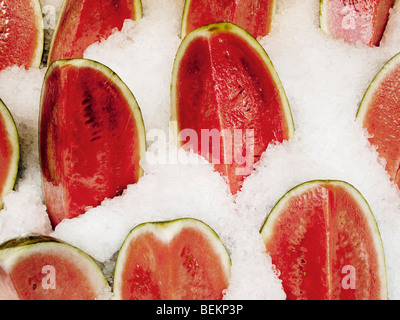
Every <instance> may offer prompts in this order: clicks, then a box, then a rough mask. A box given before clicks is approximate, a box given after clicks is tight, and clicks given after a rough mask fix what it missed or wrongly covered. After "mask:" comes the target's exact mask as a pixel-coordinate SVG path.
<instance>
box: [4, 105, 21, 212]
mask: <svg viewBox="0 0 400 320" xmlns="http://www.w3.org/2000/svg"><path fill="white" fill-rule="evenodd" d="M0 117H1V118H2V119H3V120H4V123H5V126H6V131H7V133H8V141H9V142H10V143H11V146H12V149H13V150H12V156H11V158H10V168H9V173H8V178H7V179H6V182H5V184H4V186H3V192H2V193H1V194H0V210H1V209H2V208H3V202H2V199H3V197H4V196H5V195H6V194H7V193H9V192H10V191H11V190H12V189H13V188H14V186H15V182H16V180H17V175H18V168H19V160H20V147H19V137H18V131H17V127H16V125H15V122H14V119H13V117H12V115H11V112H10V110H9V109H8V108H7V107H6V105H5V104H4V103H3V101H2V100H1V99H0Z"/></svg>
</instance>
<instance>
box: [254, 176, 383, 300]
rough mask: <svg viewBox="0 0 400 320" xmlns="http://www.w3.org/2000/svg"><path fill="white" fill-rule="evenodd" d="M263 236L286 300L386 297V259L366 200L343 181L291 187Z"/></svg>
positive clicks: (270, 216) (371, 298)
mask: <svg viewBox="0 0 400 320" xmlns="http://www.w3.org/2000/svg"><path fill="white" fill-rule="evenodd" d="M262 235H263V238H264V242H265V244H266V249H267V252H268V253H269V254H270V256H271V258H272V263H273V264H275V265H276V267H277V269H279V271H280V278H281V279H282V285H283V288H284V290H285V292H286V294H287V299H289V300H293V299H307V300H364V299H370V300H376V299H386V298H387V287H386V286H387V284H386V271H385V262H384V255H383V249H382V243H381V240H380V236H379V231H378V228H377V226H376V222H375V220H374V218H373V215H372V213H371V211H370V209H369V207H368V204H367V203H366V201H365V200H364V199H363V198H362V196H361V195H360V194H359V193H358V191H356V190H355V189H354V187H352V186H350V185H348V184H347V183H344V182H341V181H313V182H308V183H305V184H303V185H300V186H298V187H296V188H294V189H292V190H291V191H290V192H288V193H287V194H286V195H285V196H284V197H283V198H282V199H281V200H280V201H279V202H278V204H277V205H276V206H275V208H274V209H273V210H272V212H271V213H270V215H269V217H268V219H267V221H266V223H265V225H264V227H263V229H262Z"/></svg>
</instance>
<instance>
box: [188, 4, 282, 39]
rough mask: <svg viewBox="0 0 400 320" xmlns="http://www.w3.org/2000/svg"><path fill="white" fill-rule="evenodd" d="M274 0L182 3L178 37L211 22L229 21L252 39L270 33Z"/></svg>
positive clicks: (274, 5)
mask: <svg viewBox="0 0 400 320" xmlns="http://www.w3.org/2000/svg"><path fill="white" fill-rule="evenodd" d="M275 7H276V0H211V1H210V0H186V3H185V10H184V14H183V21H182V30H181V37H182V38H183V37H185V36H186V35H187V34H188V33H190V32H191V31H193V30H195V29H197V28H199V27H201V26H204V25H207V24H211V23H215V22H224V21H226V22H232V23H234V24H237V25H238V26H240V27H242V28H243V29H245V30H246V31H247V32H249V33H250V34H251V35H252V36H253V37H255V38H257V37H263V36H266V35H267V34H268V33H269V32H270V30H271V23H272V19H273V16H274V14H275Z"/></svg>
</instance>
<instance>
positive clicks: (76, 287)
mask: <svg viewBox="0 0 400 320" xmlns="http://www.w3.org/2000/svg"><path fill="white" fill-rule="evenodd" d="M0 269H2V270H3V275H4V274H6V276H5V277H3V278H6V279H8V281H11V285H10V286H11V291H10V292H11V294H10V296H11V297H13V296H14V297H15V293H16V294H17V296H18V298H19V299H20V300H94V299H96V298H97V297H99V296H100V295H102V294H104V293H105V292H106V291H107V289H109V285H108V282H107V280H106V278H105V277H104V274H103V272H102V271H101V269H100V268H99V267H98V265H97V264H96V262H95V261H94V260H93V259H92V258H91V257H90V256H89V255H87V254H86V253H84V252H83V251H82V250H80V249H78V248H76V247H74V246H71V245H69V244H67V243H64V242H62V241H59V240H57V239H54V238H51V237H44V236H39V235H29V236H26V237H23V238H17V239H12V240H9V241H7V242H5V243H3V244H2V245H0ZM0 276H1V275H0ZM7 298H8V297H7Z"/></svg>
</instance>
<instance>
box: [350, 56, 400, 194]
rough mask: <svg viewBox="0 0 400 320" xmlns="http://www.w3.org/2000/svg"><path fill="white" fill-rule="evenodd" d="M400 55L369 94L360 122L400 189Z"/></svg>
mask: <svg viewBox="0 0 400 320" xmlns="http://www.w3.org/2000/svg"><path fill="white" fill-rule="evenodd" d="M399 101H400V54H397V55H396V56H394V57H393V58H392V59H390V60H389V61H388V62H387V63H386V64H385V65H384V67H383V68H382V69H381V70H380V71H379V72H378V74H377V75H376V76H375V78H374V79H373V80H372V82H371V84H370V85H369V87H368V89H367V90H366V92H365V94H364V97H363V99H362V102H361V104H360V107H359V109H358V112H357V120H358V121H359V122H360V123H361V124H362V126H363V127H364V128H365V129H366V130H367V131H368V134H369V137H368V140H369V142H370V143H371V144H372V145H373V146H375V147H376V150H377V152H378V154H379V156H380V157H381V158H383V159H385V161H386V164H385V168H386V171H387V172H388V173H389V176H390V179H391V180H392V181H393V182H394V183H396V184H397V186H398V187H399V188H400V175H399V168H400V127H399V123H400V106H399Z"/></svg>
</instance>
